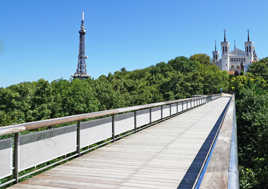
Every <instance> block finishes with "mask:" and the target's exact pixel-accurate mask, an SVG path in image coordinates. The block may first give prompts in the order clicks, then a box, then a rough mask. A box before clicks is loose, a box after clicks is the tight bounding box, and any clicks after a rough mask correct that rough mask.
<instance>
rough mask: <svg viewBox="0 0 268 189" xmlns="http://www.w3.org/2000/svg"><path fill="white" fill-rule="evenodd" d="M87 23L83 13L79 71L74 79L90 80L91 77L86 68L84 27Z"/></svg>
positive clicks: (80, 31)
mask: <svg viewBox="0 0 268 189" xmlns="http://www.w3.org/2000/svg"><path fill="white" fill-rule="evenodd" d="M84 21H85V13H84V11H83V12H82V18H81V27H80V30H79V35H80V37H79V54H78V63H77V69H76V72H75V74H74V75H73V78H79V79H84V78H88V77H89V75H87V68H86V59H87V56H86V55H85V35H86V29H85V26H84Z"/></svg>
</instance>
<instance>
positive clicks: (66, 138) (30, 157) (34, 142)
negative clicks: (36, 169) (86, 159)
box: [19, 126, 76, 170]
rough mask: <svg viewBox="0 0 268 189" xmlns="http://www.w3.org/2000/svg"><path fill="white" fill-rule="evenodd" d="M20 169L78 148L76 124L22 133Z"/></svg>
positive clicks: (20, 140)
mask: <svg viewBox="0 0 268 189" xmlns="http://www.w3.org/2000/svg"><path fill="white" fill-rule="evenodd" d="M19 144H20V146H19V170H24V169H28V168H31V167H33V166H36V165H39V164H41V163H44V162H47V161H49V160H53V159H55V158H57V157H60V156H63V155H65V154H68V153H71V152H74V151H75V150H76V126H66V127H61V128H55V129H49V130H45V131H41V132H35V133H30V134H26V135H21V136H20V139H19Z"/></svg>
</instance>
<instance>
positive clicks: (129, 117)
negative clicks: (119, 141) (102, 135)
mask: <svg viewBox="0 0 268 189" xmlns="http://www.w3.org/2000/svg"><path fill="white" fill-rule="evenodd" d="M132 129H134V112H128V113H124V114H119V115H115V135H118V134H121V133H124V132H126V131H129V130H132Z"/></svg>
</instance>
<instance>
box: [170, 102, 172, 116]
mask: <svg viewBox="0 0 268 189" xmlns="http://www.w3.org/2000/svg"><path fill="white" fill-rule="evenodd" d="M171 105H172V104H169V117H170V116H171Z"/></svg>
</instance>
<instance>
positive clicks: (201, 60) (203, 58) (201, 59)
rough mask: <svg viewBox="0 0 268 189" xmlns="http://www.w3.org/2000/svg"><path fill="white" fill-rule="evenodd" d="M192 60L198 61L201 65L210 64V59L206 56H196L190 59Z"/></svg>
mask: <svg viewBox="0 0 268 189" xmlns="http://www.w3.org/2000/svg"><path fill="white" fill-rule="evenodd" d="M190 60H192V61H197V62H199V63H201V64H207V65H208V64H210V57H209V56H208V55H206V54H195V55H193V56H191V57H190Z"/></svg>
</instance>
